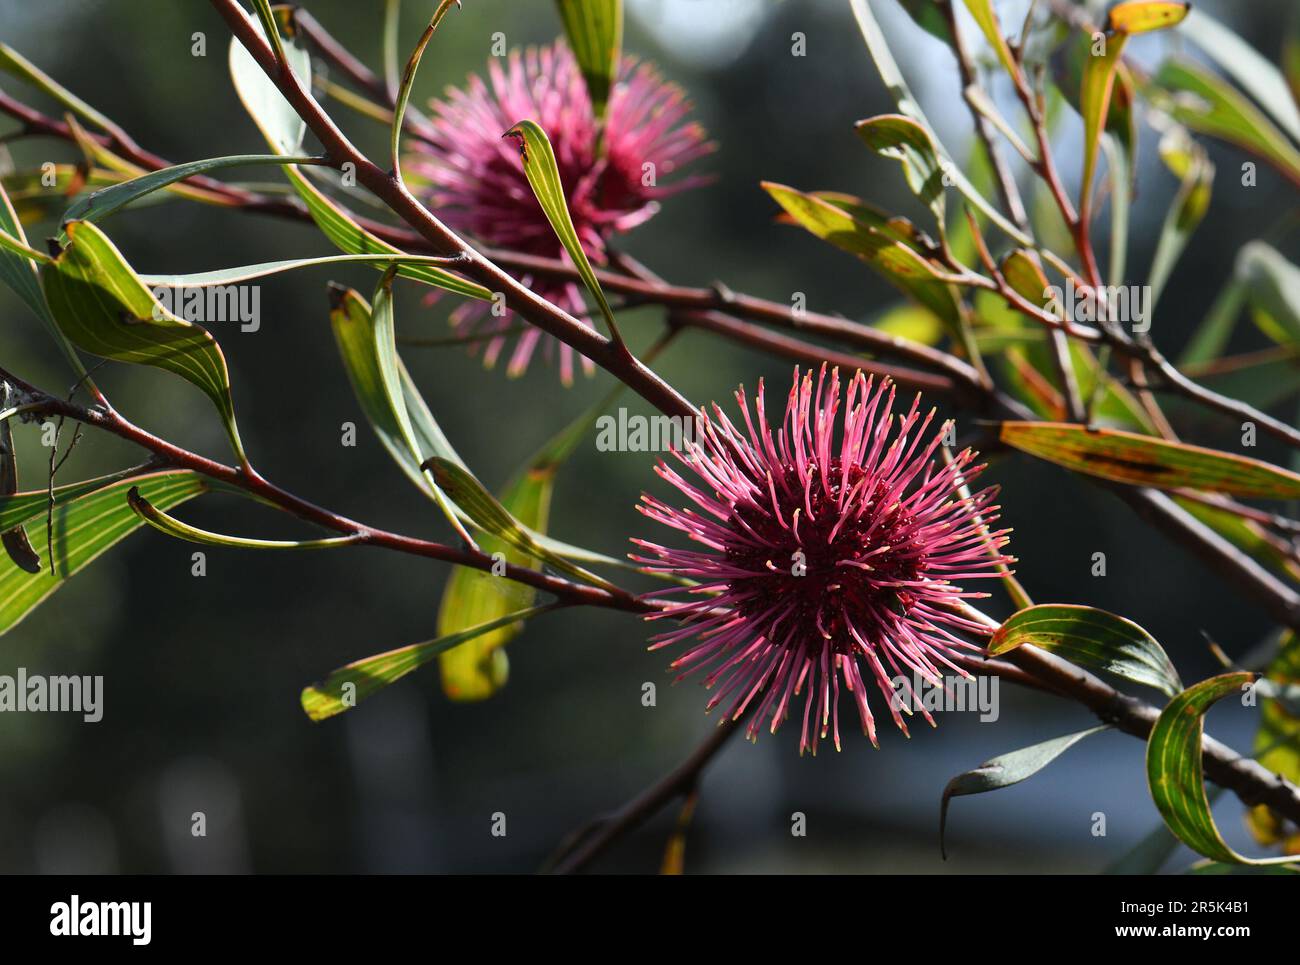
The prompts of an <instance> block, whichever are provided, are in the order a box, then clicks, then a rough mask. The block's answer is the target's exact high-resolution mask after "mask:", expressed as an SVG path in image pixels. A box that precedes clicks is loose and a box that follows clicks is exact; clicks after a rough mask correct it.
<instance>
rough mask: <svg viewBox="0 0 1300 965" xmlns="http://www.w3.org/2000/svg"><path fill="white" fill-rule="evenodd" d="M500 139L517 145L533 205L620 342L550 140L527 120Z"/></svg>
mask: <svg viewBox="0 0 1300 965" xmlns="http://www.w3.org/2000/svg"><path fill="white" fill-rule="evenodd" d="M502 137H508V138H511V139H513V140H514V141H515V143H516V144H517V145H518V147H519V158H520V160H521V161H522V162H523V165H524V176H525V177H526V178H527V179H528V184H529V186H530V187H532V189H533V194H534V195H536V197H537V203H538V204H539V205H541V208H542V213H543V214H545V215H546V220H547V221H549V222H550V223H551V228H552V230H554V231H555V235H556V237H558V238H559V239H560V244H562V245H563V246H564V250H565V251H567V252H568V253H569V258H570V260H571V261H572V262H573V264H574V267H576V268H577V269H578V274H579V275H581V276H582V281H583V283H584V284H585V285H586V286H587V290H588V291H590V292H591V296H592V297H593V298H594V299H596V304H597V305H598V306H600V313H601V314H602V315H603V316H604V317H605V324H606V325H608V326H609V334H610V337H611V338H613V339H614V341H615V342H620V343H621V342H622V341H623V337H622V335H620V334H619V331H618V325H617V323H616V322H615V321H614V311H613V309H611V308H610V307H609V301H608V300H607V299H606V298H605V293H604V291H602V290H601V287H600V282H599V281H597V280H596V272H595V271H594V270H593V269H592V267H591V262H590V261H589V260H588V259H587V253H586V252H585V251H584V250H583V248H582V242H581V241H580V240H579V239H578V230H577V229H576V228H575V227H574V226H573V216H572V215H570V214H569V203H568V201H566V200H565V194H564V185H563V183H562V182H561V181H560V168H559V166H558V164H557V163H556V160H555V150H554V148H552V147H551V139H550V138H549V137H547V136H546V132H545V131H544V130H542V128H541V126H540V125H539V124H538V123H537V122H536V121H531V120H523V121H520V122H519V123H518V124H516V125H515V126H514V127H512V128H510V130H508V131H506V132H505V134H503V135H502Z"/></svg>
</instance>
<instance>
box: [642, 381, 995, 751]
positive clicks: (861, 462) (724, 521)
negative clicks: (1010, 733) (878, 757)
mask: <svg viewBox="0 0 1300 965" xmlns="http://www.w3.org/2000/svg"><path fill="white" fill-rule="evenodd" d="M736 400H737V402H738V403H739V405H740V409H741V412H742V414H743V416H744V425H745V428H744V430H741V429H739V428H737V426H736V425H735V424H733V423H732V422H731V420H730V419H728V418H727V416H726V415H725V414H724V413H723V411H722V409H721V408H719V407H718V406H717V405H714V406H713V415H712V416H710V415H709V414H708V413H707V412H705V411H703V410H702V411H701V414H700V416H699V418H698V419H697V420H696V424H697V426H698V429H697V431H696V432H695V433H693V436H694V438H693V439H690V440H689V441H688V442H686V444H684V445H683V446H682V447H681V449H680V450H676V449H675V450H674V451H673V455H674V456H675V457H676V460H677V461H678V462H680V463H681V464H682V465H683V466H684V467H685V468H686V469H687V470H689V472H690V473H691V474H693V476H694V477H695V478H693V479H687V478H685V477H684V476H683V475H682V474H680V473H679V472H678V471H677V469H676V468H674V467H673V466H670V465H669V464H667V463H665V462H660V463H659V465H658V466H657V467H656V472H657V473H658V474H659V475H660V476H661V477H663V478H664V479H666V480H668V481H669V482H670V483H672V484H673V485H674V486H676V487H677V488H678V489H679V490H681V491H682V493H684V494H685V495H686V496H688V497H689V498H690V500H691V501H692V502H693V503H694V504H695V506H696V507H698V508H697V509H692V508H684V509H679V508H676V507H673V506H670V505H668V504H666V503H664V502H662V501H660V500H658V499H656V498H654V497H653V496H650V495H648V494H647V495H643V496H642V501H641V504H640V505H639V506H638V509H640V510H641V512H642V513H644V514H645V515H646V516H648V517H650V518H651V519H654V520H657V521H659V522H661V523H665V524H667V525H669V526H672V527H673V528H674V529H678V530H681V531H682V532H684V533H686V534H687V535H688V536H689V537H690V538H691V539H692V540H694V541H695V542H696V543H699V544H701V545H702V546H703V547H704V549H702V550H688V549H676V548H670V547H666V546H660V545H657V544H655V543H650V542H647V541H645V540H639V539H638V540H633V542H634V543H636V544H637V545H638V546H640V547H642V548H643V549H645V550H648V551H649V552H650V553H652V554H653V556H652V557H650V558H644V557H634V558H635V559H636V560H637V561H638V562H640V563H643V564H646V565H647V566H649V567H650V568H651V569H653V570H656V571H658V572H663V573H668V574H671V575H673V576H676V577H686V578H688V579H689V580H691V581H694V585H692V586H690V587H684V588H674V589H673V590H669V591H660V592H658V593H656V594H653V595H652V597H653V598H654V599H655V600H657V601H658V602H659V603H660V604H661V609H659V610H657V611H656V612H655V613H653V614H651V616H650V617H649V619H664V618H675V619H678V620H681V621H683V622H684V626H682V627H679V628H677V629H674V630H672V631H669V632H667V633H663V634H660V635H659V636H657V637H655V638H654V644H653V646H652V648H651V649H657V648H659V647H666V646H669V645H672V644H678V643H682V642H683V641H686V640H687V639H689V638H692V637H694V638H695V640H694V642H693V643H692V645H691V647H690V648H689V649H688V650H687V652H686V653H684V654H683V655H682V656H680V657H679V658H678V659H677V660H676V661H674V663H673V665H672V666H673V668H674V669H678V668H681V669H682V670H683V673H682V675H681V677H679V678H678V679H679V680H680V679H683V678H685V677H688V676H690V675H691V674H693V673H695V672H697V671H701V670H704V671H706V676H705V678H704V682H705V685H706V686H708V687H714V686H715V685H716V686H717V688H718V689H717V693H716V694H715V695H714V696H713V698H712V699H711V700H710V701H709V704H708V709H709V710H712V709H713V708H714V707H716V706H717V705H718V704H720V703H721V702H723V701H724V700H727V701H729V705H728V708H727V711H726V713H727V715H728V716H730V717H731V718H732V719H738V718H739V717H740V716H741V715H742V714H744V713H745V712H746V710H747V709H748V708H749V707H750V705H751V704H752V703H755V702H756V703H757V707H756V709H754V710H753V712H752V714H751V715H750V721H749V724H748V736H749V737H750V738H751V739H753V738H755V737H756V736H757V734H758V730H759V727H760V726H762V723H763V721H764V720H768V719H770V721H771V730H772V732H773V733H775V732H776V729H777V727H778V726H779V725H780V724H781V723H782V721H784V720H785V719H786V718H787V717H788V716H789V714H790V709H791V703H792V698H798V697H800V696H801V695H803V710H802V714H803V736H802V739H801V740H800V743H799V750H800V753H803V751H804V750H805V749H811V750H812V751H813V753H816V751H817V742H818V740H819V739H824V738H825V737H826V736H827V734H828V733H831V734H833V736H834V742H835V747H836V748H837V749H838V748H839V746H840V733H839V696H840V680H841V678H843V681H844V685H845V687H846V688H847V690H848V691H849V693H850V694H852V696H853V700H854V701H855V702H856V704H857V707H858V715H859V717H860V718H861V720H862V728H863V731H864V732H865V733H866V735H867V737H869V738H870V739H871V742H872V744H876V745H877V746H879V745H878V744H877V741H876V728H875V720H874V718H873V716H872V713H871V709H870V707H869V706H868V703H867V686H866V681H867V679H868V678H874V680H875V682H876V684H877V685H878V686H879V688H880V690H881V691H882V692H883V693H884V694H885V697H886V700H887V702H888V706H889V709H890V713H891V714H892V716H893V719H894V722H895V723H896V724H897V725H898V727H899V728H900V729H901V730H902V731H903V733H904V734H906V733H907V726H906V724H905V723H904V722H903V717H902V714H901V713H900V710H902V711H904V712H908V713H910V712H911V705H912V704H919V703H920V702H919V701H918V700H916V696H917V695H916V694H915V692H914V690H913V688H912V686H911V684H909V683H908V682H907V675H908V673H912V674H915V675H919V678H920V679H924V680H926V681H929V682H931V683H934V684H936V685H939V686H943V681H942V675H941V669H942V668H948V669H949V670H951V671H954V672H956V673H958V674H960V675H962V676H967V677H969V676H970V674H969V673H968V672H967V671H966V670H965V669H964V668H963V667H961V666H960V665H959V663H958V662H957V660H958V659H959V654H960V651H963V650H967V651H972V650H973V651H979V650H980V649H981V648H980V647H979V646H978V645H977V644H974V643H971V642H969V641H967V640H965V639H963V638H962V637H960V636H958V635H957V634H958V633H966V634H974V635H981V636H982V635H987V633H988V630H987V629H986V628H985V627H984V626H983V625H982V624H980V623H978V622H976V621H974V620H972V619H969V618H967V617H966V616H963V615H962V612H961V611H962V608H963V606H964V605H965V602H964V601H965V600H967V599H969V598H973V597H982V596H987V594H985V593H977V592H969V591H964V590H962V589H961V587H960V586H959V585H958V584H957V582H956V581H961V580H969V579H979V578H987V577H995V576H997V575H999V572H1000V570H1001V568H1002V567H1003V566H1005V565H1006V564H1008V563H1011V562H1013V560H1012V558H1011V557H1009V556H1006V555H1004V554H1003V553H1002V552H1001V549H1002V547H1004V546H1005V545H1006V543H1007V533H1008V532H1009V531H1008V530H999V531H995V532H990V531H989V529H988V524H989V523H991V522H992V521H994V520H996V519H997V510H998V507H997V506H995V505H993V499H994V498H995V495H996V488H995V487H989V488H987V489H984V490H982V491H980V492H978V493H975V494H974V495H969V490H967V489H966V484H967V483H968V482H969V481H970V480H971V479H973V478H974V477H976V476H977V475H979V473H980V472H981V471H982V470H983V468H984V467H983V466H975V465H973V463H974V460H975V458H976V453H975V452H974V451H973V450H970V449H966V450H965V451H963V452H961V453H959V454H958V455H956V456H955V457H953V458H952V459H951V460H947V461H945V462H943V463H942V464H941V463H940V462H939V461H938V460H936V459H935V455H936V452H937V450H938V447H939V445H940V443H941V442H942V441H943V436H944V432H945V429H944V428H940V429H938V430H936V431H935V432H934V434H932V435H931V436H930V437H929V439H928V441H927V430H929V429H930V426H931V423H932V422H933V420H934V415H935V413H934V410H933V409H931V410H930V411H929V412H928V413H927V414H926V415H925V416H924V417H922V415H921V413H920V396H919V395H918V396H917V397H916V399H915V400H914V401H913V402H912V405H911V407H910V408H909V409H908V411H907V413H906V415H901V416H900V415H898V414H896V413H895V412H894V411H893V403H894V385H893V383H892V382H890V380H888V379H881V380H880V381H878V382H873V379H869V378H866V377H864V376H863V375H862V373H861V372H858V373H856V374H855V375H854V377H853V378H852V379H851V380H850V381H849V383H848V391H847V393H841V388H840V377H839V372H838V370H832V371H831V373H830V377H829V379H828V378H827V370H826V367H825V366H823V367H822V370H821V372H820V374H819V375H818V376H817V378H816V380H815V381H814V378H813V375H812V373H811V372H808V373H806V374H804V375H802V376H800V373H799V370H798V369H797V368H796V369H795V374H794V385H793V386H792V388H791V390H790V395H789V398H788V401H787V402H786V409H785V417H784V420H783V421H782V423H781V425H780V426H778V427H775V429H774V428H773V427H772V426H770V425H769V424H768V421H767V414H766V411H765V410H764V404H763V383H762V381H761V380H760V381H759V384H758V395H757V398H756V400H755V406H754V417H752V418H751V414H750V407H749V403H748V402H747V400H746V396H745V390H744V387H743V386H742V387H741V388H740V389H739V391H738V392H737V393H736ZM841 409H842V411H843V417H842V420H841V419H840V418H839V416H840V412H841ZM841 421H842V426H840V427H839V429H838V431H837V424H838V423H839V422H841ZM673 593H687V594H688V595H689V597H690V599H688V600H685V601H683V600H679V599H678V598H677V597H675V596H670V595H668V594H673ZM891 672H892V675H891ZM895 681H896V682H897V685H895V683H894V682H895ZM922 713H923V714H924V716H925V718H926V720H927V721H929V723H930V724H931V725H932V726H933V724H934V720H933V718H932V717H931V716H930V714H929V713H928V711H926V710H925V709H924V707H922Z"/></svg>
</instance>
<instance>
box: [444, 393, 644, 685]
mask: <svg viewBox="0 0 1300 965" xmlns="http://www.w3.org/2000/svg"><path fill="white" fill-rule="evenodd" d="M624 388H625V386H624V385H622V384H619V385H618V386H617V387H616V388H615V389H614V390H613V391H612V392H610V393H609V395H608V396H607V397H606V398H604V399H602V400H601V401H600V402H598V403H597V404H596V405H595V406H593V407H592V408H591V410H589V411H588V412H585V413H583V414H582V415H580V416H579V417H578V418H577V419H575V420H574V421H573V422H572V423H570V424H569V425H568V426H566V427H565V428H564V429H563V430H561V431H560V432H559V433H557V434H556V435H555V436H553V437H552V438H551V439H550V440H548V441H547V443H546V444H545V445H544V446H543V447H542V448H541V449H540V450H539V451H538V452H537V454H536V455H534V456H533V458H532V459H530V460H529V462H528V464H527V465H526V466H525V467H524V469H523V470H522V471H521V472H520V473H518V474H517V475H516V476H515V477H514V478H513V479H512V480H511V481H510V482H509V483H507V484H506V487H505V490H504V492H503V494H502V496H501V505H502V506H504V507H505V509H506V511H507V512H508V513H510V514H511V515H512V516H514V518H515V519H517V520H518V521H519V523H520V524H521V525H522V526H524V527H525V528H526V529H528V530H529V531H530V532H531V533H532V534H533V535H534V536H535V537H536V538H537V539H538V541H539V542H541V544H542V545H543V546H547V547H548V548H549V549H552V550H555V551H557V552H560V553H561V555H565V556H568V557H569V558H573V555H572V553H571V552H565V551H566V550H569V549H571V548H570V547H565V546H564V544H559V543H557V542H556V541H553V540H549V539H547V538H546V536H545V533H546V530H547V526H548V523H549V519H550V509H551V496H552V493H553V492H554V489H555V477H556V474H557V473H558V472H559V469H560V466H561V465H563V464H564V462H565V460H567V459H568V458H569V456H570V455H571V454H572V453H573V451H574V449H576V448H577V446H578V444H579V443H580V442H581V441H582V440H583V439H584V438H585V437H586V435H587V433H588V432H589V431H590V429H591V426H592V424H593V423H594V422H595V421H596V419H597V418H599V416H600V414H601V413H602V412H603V411H604V410H605V409H606V408H607V407H608V406H609V405H610V404H611V403H612V402H613V401H614V400H615V399H616V398H617V397H618V396H619V395H620V394H621V393H622V391H623V389H624ZM479 548H480V549H481V550H482V551H483V552H485V553H490V554H493V555H495V554H497V553H501V554H502V555H503V557H504V558H505V560H506V561H507V562H509V563H514V564H516V565H519V566H524V567H528V568H535V567H536V565H537V559H536V557H533V556H530V555H528V554H526V553H524V552H521V551H520V550H517V549H515V548H514V547H512V546H511V545H509V544H508V543H506V542H505V541H503V540H499V539H497V538H496V537H494V536H485V537H483V539H481V540H480V541H479ZM606 562H609V563H616V564H619V565H621V564H622V561H618V560H612V559H610V560H607V561H606ZM535 595H536V594H535V591H534V590H533V589H532V588H531V587H528V586H525V585H523V584H516V583H511V582H509V581H507V580H504V579H502V578H501V577H498V576H494V575H493V574H491V573H488V572H484V571H483V570H479V569H475V568H473V567H469V566H457V567H455V568H454V569H453V570H452V574H451V577H450V578H449V580H448V581H447V588H446V590H445V591H444V592H443V596H442V606H441V607H440V609H439V611H438V632H439V633H440V634H444V635H445V634H450V633H455V632H458V631H460V630H464V629H466V628H468V627H471V626H474V625H476V624H479V623H483V622H485V621H487V620H492V619H496V618H497V617H500V616H503V615H505V614H506V613H508V612H509V611H510V610H511V609H513V608H515V607H519V606H525V605H528V604H530V603H532V601H533V599H534V597H535ZM522 628H523V625H522V623H515V624H511V625H510V626H506V627H502V628H500V629H498V630H493V631H491V632H490V633H485V634H483V635H482V636H480V637H477V638H476V639H475V640H474V641H473V642H470V643H467V644H465V645H464V646H461V647H457V648H456V649H454V650H450V651H448V652H446V653H444V654H443V655H442V656H441V657H439V658H438V663H439V666H440V668H441V671H442V689H443V692H444V693H446V694H447V696H448V697H450V698H452V699H453V700H483V699H486V698H487V697H490V696H492V694H494V693H496V692H497V690H499V689H500V688H501V687H502V686H504V685H505V682H506V677H507V675H508V673H509V666H510V663H509V660H508V659H507V658H506V653H505V650H504V647H505V644H507V643H508V642H510V640H512V639H513V638H514V637H515V636H516V635H517V634H518V633H519V631H520V630H521V629H522Z"/></svg>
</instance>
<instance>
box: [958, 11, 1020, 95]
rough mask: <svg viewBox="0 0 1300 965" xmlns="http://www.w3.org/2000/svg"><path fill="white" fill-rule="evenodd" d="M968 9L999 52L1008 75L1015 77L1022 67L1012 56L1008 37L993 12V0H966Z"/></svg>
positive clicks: (985, 37) (990, 43) (995, 51)
mask: <svg viewBox="0 0 1300 965" xmlns="http://www.w3.org/2000/svg"><path fill="white" fill-rule="evenodd" d="M966 9H967V10H969V11H970V15H971V16H972V17H973V18H974V19H975V23H976V24H978V25H979V28H980V30H981V31H983V33H984V39H985V40H987V41H988V42H989V46H990V47H992V48H993V52H994V53H995V54H997V56H998V60H999V62H1001V64H1002V66H1003V67H1004V68H1005V69H1006V72H1007V74H1008V75H1010V76H1012V77H1015V76H1018V75H1019V73H1020V68H1019V67H1017V66H1016V62H1015V60H1014V59H1012V57H1011V49H1010V48H1009V47H1008V46H1007V41H1006V38H1005V37H1003V36H1002V25H1001V24H999V23H998V15H997V14H996V13H994V12H993V2H992V0H966Z"/></svg>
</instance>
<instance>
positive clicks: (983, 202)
mask: <svg viewBox="0 0 1300 965" xmlns="http://www.w3.org/2000/svg"><path fill="white" fill-rule="evenodd" d="M849 5H850V7H851V8H852V10H853V16H854V18H855V19H856V20H857V23H858V29H859V30H860V31H861V32H862V37H863V39H864V40H865V41H866V44H867V50H868V52H869V53H870V54H871V59H872V60H873V61H874V62H875V65H876V70H878V71H879V72H880V78H881V80H883V81H884V82H885V87H887V88H888V89H889V94H890V96H891V97H892V98H893V99H894V103H895V104H896V105H897V107H898V112H899V113H900V114H904V115H906V116H907V117H909V118H911V119H912V120H913V121H915V122H916V123H917V124H919V125H920V126H921V127H922V128H924V129H925V131H926V132H927V133H928V134H929V135H930V139H931V141H932V143H933V144H934V149H935V153H936V156H937V157H938V158H939V160H940V161H941V162H942V166H943V169H944V171H945V172H946V174H947V176H948V179H949V180H950V181H951V182H952V184H953V186H954V187H956V188H957V190H958V191H960V192H961V193H962V194H963V195H964V196H965V197H966V200H968V201H969V202H970V203H971V204H973V205H974V206H975V207H976V208H978V209H979V210H980V212H981V213H982V214H983V215H984V216H985V217H987V218H988V219H989V220H990V221H992V222H993V223H994V224H996V225H997V226H998V227H999V228H1000V229H1002V231H1003V232H1005V233H1006V235H1007V236H1008V237H1010V238H1013V239H1014V240H1015V241H1017V242H1018V243H1020V244H1022V245H1032V244H1033V243H1034V242H1033V239H1032V238H1030V237H1029V235H1027V234H1025V232H1023V231H1021V230H1020V229H1019V228H1017V227H1016V226H1015V225H1014V224H1013V223H1012V222H1011V221H1010V220H1009V219H1008V218H1007V217H1006V216H1005V215H1003V214H1002V212H1000V211H999V210H998V209H997V208H996V207H995V206H994V205H992V204H991V203H990V202H989V201H988V199H987V198H985V197H984V196H983V195H982V194H980V192H979V191H978V190H977V189H976V188H975V186H974V185H973V184H971V182H970V180H969V179H968V178H967V177H966V176H965V175H964V174H962V172H961V170H960V169H959V168H958V167H957V165H956V164H954V163H953V161H952V156H951V155H950V154H949V153H948V152H947V150H945V149H944V147H943V145H942V144H941V143H940V142H939V140H938V139H937V138H936V137H935V136H934V126H933V125H932V124H931V123H930V122H929V120H928V119H927V118H926V116H925V113H924V112H923V111H922V110H921V106H920V104H919V103H918V102H917V100H916V98H915V97H914V96H913V95H912V91H911V89H910V88H909V87H908V86H907V81H906V80H905V79H904V78H903V72H902V71H901V70H899V69H898V63H897V61H895V60H894V55H893V53H891V52H890V49H889V44H888V43H887V42H886V40H885V34H884V31H882V30H881V29H880V24H879V23H878V22H877V21H876V16H875V14H874V13H872V11H871V3H870V0H849Z"/></svg>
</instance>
